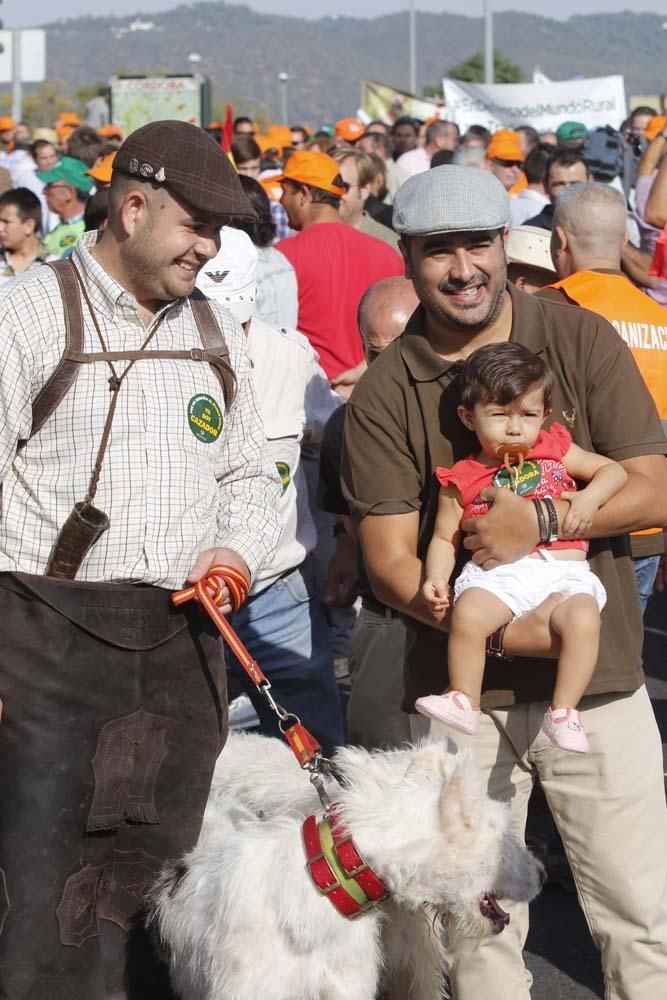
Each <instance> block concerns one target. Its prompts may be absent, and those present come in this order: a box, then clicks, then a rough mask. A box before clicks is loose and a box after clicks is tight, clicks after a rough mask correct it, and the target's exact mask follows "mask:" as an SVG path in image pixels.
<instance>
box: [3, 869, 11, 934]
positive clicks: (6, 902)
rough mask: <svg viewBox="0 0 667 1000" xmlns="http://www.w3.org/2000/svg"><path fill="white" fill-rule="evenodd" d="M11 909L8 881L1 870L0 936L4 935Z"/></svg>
mask: <svg viewBox="0 0 667 1000" xmlns="http://www.w3.org/2000/svg"><path fill="white" fill-rule="evenodd" d="M11 908H12V906H11V903H10V902H9V893H8V892H7V879H6V877H5V873H4V870H3V869H2V868H0V934H2V929H3V927H4V926H5V920H6V919H7V914H8V913H9V911H10V910H11Z"/></svg>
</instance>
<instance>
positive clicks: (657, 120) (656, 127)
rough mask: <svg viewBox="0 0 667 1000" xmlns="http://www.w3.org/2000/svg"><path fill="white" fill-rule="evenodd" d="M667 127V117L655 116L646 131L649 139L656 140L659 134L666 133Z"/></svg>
mask: <svg viewBox="0 0 667 1000" xmlns="http://www.w3.org/2000/svg"><path fill="white" fill-rule="evenodd" d="M665 125H667V115H655V116H654V117H653V118H651V120H650V122H649V123H648V125H647V126H646V129H645V130H644V135H645V136H646V138H647V139H655V137H656V135H657V134H658V132H664V130H665Z"/></svg>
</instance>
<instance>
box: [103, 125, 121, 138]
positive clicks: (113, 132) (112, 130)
mask: <svg viewBox="0 0 667 1000" xmlns="http://www.w3.org/2000/svg"><path fill="white" fill-rule="evenodd" d="M97 134H98V135H99V136H100V138H102V139H113V137H114V136H117V137H118V138H119V139H122V138H123V126H122V125H112V124H109V125H100V127H99V128H98V129H97Z"/></svg>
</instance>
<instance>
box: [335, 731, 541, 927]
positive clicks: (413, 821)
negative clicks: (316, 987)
mask: <svg viewBox="0 0 667 1000" xmlns="http://www.w3.org/2000/svg"><path fill="white" fill-rule="evenodd" d="M336 764H337V766H338V767H339V768H340V769H341V771H342V772H343V775H344V777H345V779H346V780H347V782H348V784H347V787H346V788H345V790H344V791H343V793H342V795H341V804H342V805H343V808H344V814H345V820H346V823H347V824H348V827H349V829H350V831H351V832H352V835H353V837H354V840H355V843H356V844H357V846H358V848H359V850H360V851H361V853H362V854H363V855H364V857H365V858H366V860H367V861H368V863H369V864H370V865H371V867H372V868H373V869H374V870H375V871H376V872H377V874H378V875H379V876H380V878H382V880H383V881H384V882H385V884H386V885H387V886H388V888H389V889H390V891H391V892H392V894H393V895H394V896H396V897H397V898H398V899H400V900H401V901H403V902H404V903H407V904H408V905H415V906H418V905H420V904H422V903H424V902H428V903H430V904H432V905H433V906H435V907H436V908H437V909H438V910H440V911H442V912H446V913H448V914H449V915H450V917H452V918H453V919H454V920H455V921H456V922H457V923H459V924H460V925H462V929H465V931H466V932H467V933H470V934H480V935H481V934H485V933H489V932H496V933H497V932H498V931H500V930H502V929H503V927H504V926H505V924H506V923H507V915H506V914H505V913H504V911H503V910H502V908H501V906H500V905H499V903H498V902H497V900H499V899H507V900H516V901H528V900H530V899H532V898H533V897H534V896H536V895H537V893H538V892H539V890H540V887H541V885H542V882H543V869H542V866H541V865H540V863H539V862H538V861H537V860H536V859H535V858H534V857H533V855H532V854H531V853H530V852H529V851H528V850H527V849H526V848H525V847H524V846H523V845H522V844H521V843H520V842H519V841H518V840H517V839H516V838H515V837H513V836H512V835H511V833H510V829H509V826H510V814H509V807H508V806H507V805H504V804H503V803H500V802H495V801H493V800H492V799H490V798H489V796H488V795H487V794H486V792H485V791H484V789H483V787H482V785H481V781H480V777H479V775H478V773H477V771H476V768H475V767H474V764H473V762H472V761H471V759H470V757H469V756H468V754H467V753H465V752H463V753H461V752H459V753H457V754H451V753H448V752H447V745H446V744H444V743H442V742H433V743H422V744H420V745H418V746H416V747H409V748H406V749H403V750H395V751H386V752H375V753H372V754H369V753H367V752H366V751H363V750H359V749H356V748H355V749H352V748H345V749H343V750H341V751H339V752H338V754H337V755H336Z"/></svg>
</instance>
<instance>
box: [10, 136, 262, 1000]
mask: <svg viewBox="0 0 667 1000" xmlns="http://www.w3.org/2000/svg"><path fill="white" fill-rule="evenodd" d="M242 214H252V209H251V207H250V206H249V204H248V203H247V201H246V199H245V195H244V194H243V191H242V189H241V187H240V184H239V182H238V179H237V177H236V174H235V172H234V170H233V168H232V166H231V164H230V163H229V160H228V159H227V157H226V156H225V154H224V153H223V152H222V150H221V149H220V148H219V147H218V145H217V144H216V143H215V141H214V140H213V139H211V138H210V137H209V136H208V135H206V133H204V132H203V131H202V130H201V129H198V128H196V127H195V126H193V125H189V124H187V123H184V122H155V123H153V124H151V125H147V126H144V127H143V128H141V129H138V130H137V131H136V132H134V133H133V134H132V135H131V136H130V137H129V138H128V139H127V140H126V142H125V143H124V145H123V147H122V148H121V149H120V151H119V153H118V155H117V157H116V161H115V164H114V174H113V179H112V184H111V193H110V214H109V224H108V227H107V229H106V230H105V231H104V233H103V234H102V235H99V234H95V233H90V234H86V235H85V236H84V237H82V238H81V240H80V241H79V244H78V245H77V248H76V250H75V252H74V254H73V256H72V258H71V261H69V262H68V261H65V262H58V263H57V264H56V265H55V266H54V267H51V266H45V267H44V268H43V269H40V271H38V272H36V273H35V274H34V275H32V274H31V275H29V276H27V277H26V278H25V279H24V280H22V281H20V282H16V283H12V284H11V285H9V286H7V287H6V289H3V291H2V295H1V297H0V482H1V483H2V503H1V509H0V616H1V617H2V622H3V627H2V630H0V698H1V699H2V701H3V703H4V714H3V718H2V721H1V723H0V997H1V998H3V1000H44V998H46V997H48V998H49V1000H65V998H66V1000H79V998H80V1000H105V998H111V997H113V998H115V1000H117V998H122V997H124V996H125V995H126V994H125V989H127V991H128V995H132V996H138V995H139V994H138V993H137V992H136V990H134V991H133V988H132V986H131V984H130V983H128V984H127V985H126V986H124V985H123V980H124V973H123V969H124V950H125V943H126V941H125V939H126V931H127V928H128V926H129V924H130V921H131V918H132V917H133V916H134V914H135V913H137V911H139V910H140V908H141V905H142V899H143V896H144V895H145V892H146V890H147V889H148V887H149V886H150V884H151V882H152V880H153V879H154V877H155V875H156V874H157V872H158V870H159V868H160V866H161V864H162V863H163V862H164V861H165V860H166V859H167V858H174V857H177V856H179V855H180V854H181V853H182V852H183V851H185V850H187V849H189V848H191V847H192V846H194V844H195V842H196V840H197V837H198V834H199V829H200V825H201V819H202V815H203V811H204V806H205V803H206V797H207V794H208V790H209V785H210V778H211V774H212V771H213V767H214V763H215V759H216V757H217V755H218V753H219V751H220V749H221V747H222V745H223V743H224V740H225V736H226V730H227V707H226V694H225V691H226V688H225V677H224V661H223V655H222V643H221V641H220V638H219V636H218V634H217V632H216V631H215V628H214V626H213V625H212V623H210V621H209V620H208V618H207V617H206V616H205V615H204V614H203V612H202V611H201V609H200V608H199V607H198V606H197V604H196V603H195V602H189V603H187V604H185V605H182V606H181V607H178V608H176V607H174V606H173V604H172V601H171V596H172V593H173V592H174V591H175V590H177V589H179V588H181V587H183V586H184V585H185V584H186V582H188V581H189V582H190V583H193V582H196V581H197V580H199V579H201V578H203V577H205V576H207V574H208V573H209V571H210V569H211V568H212V567H214V566H216V565H220V564H224V565H226V566H229V567H231V568H232V569H233V570H236V571H237V572H240V573H241V574H242V576H243V577H244V578H245V580H246V581H248V582H249V581H250V579H251V578H252V577H253V575H254V574H255V572H256V571H257V569H258V567H259V566H260V565H261V564H262V562H263V561H264V560H265V559H266V558H270V556H271V554H272V552H273V549H274V548H275V545H276V543H277V540H278V536H279V531H280V526H279V521H278V516H277V501H278V497H279V483H278V481H277V475H276V472H275V468H274V467H272V466H271V463H270V462H269V461H268V460H267V459H266V457H265V454H264V434H263V428H262V424H261V419H260V417H259V415H258V411H257V407H256V404H255V399H254V396H253V390H252V384H251V379H250V363H249V360H248V355H247V352H246V347H245V343H244V337H243V332H242V329H241V327H240V325H239V323H238V321H237V320H235V319H234V318H233V317H232V315H231V314H230V313H229V312H227V311H226V310H225V309H223V308H220V307H219V306H217V305H215V304H211V303H209V301H208V300H207V299H205V298H204V297H203V296H201V294H200V293H198V292H196V291H195V278H196V275H197V272H198V271H199V270H200V268H202V267H205V266H206V265H207V262H208V261H209V260H211V259H212V258H213V257H214V256H215V253H216V250H217V247H218V245H219V231H220V227H221V225H222V224H224V222H225V221H226V220H227V218H228V217H229V216H231V215H234V216H238V215H242ZM221 608H222V611H223V612H224V613H228V612H229V611H230V610H231V596H230V594H229V591H228V590H227V588H226V587H224V588H223V590H222V592H221Z"/></svg>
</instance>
